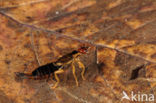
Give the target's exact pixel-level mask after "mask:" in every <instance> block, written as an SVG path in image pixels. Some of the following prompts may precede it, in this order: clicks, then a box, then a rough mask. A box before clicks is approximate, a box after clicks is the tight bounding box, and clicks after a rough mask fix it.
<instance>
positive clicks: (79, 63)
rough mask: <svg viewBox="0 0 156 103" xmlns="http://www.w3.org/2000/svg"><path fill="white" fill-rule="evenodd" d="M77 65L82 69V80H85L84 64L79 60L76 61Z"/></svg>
mask: <svg viewBox="0 0 156 103" xmlns="http://www.w3.org/2000/svg"><path fill="white" fill-rule="evenodd" d="M76 61H77V63H78V65H79V68H81V69H82V72H81V77H82V79H83V80H86V79H85V77H84V73H85V66H84V64H83V63H82V62H81V61H80V59H76Z"/></svg>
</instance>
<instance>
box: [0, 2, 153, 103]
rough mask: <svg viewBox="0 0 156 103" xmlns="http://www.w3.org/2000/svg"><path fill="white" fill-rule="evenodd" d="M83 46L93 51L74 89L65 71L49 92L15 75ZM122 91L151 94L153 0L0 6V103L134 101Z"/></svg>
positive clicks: (40, 84) (46, 86)
mask: <svg viewBox="0 0 156 103" xmlns="http://www.w3.org/2000/svg"><path fill="white" fill-rule="evenodd" d="M81 44H87V45H89V46H90V47H91V49H90V51H89V54H87V55H84V56H82V57H81V60H82V61H83V63H84V65H85V66H86V68H87V69H86V73H85V77H86V79H87V80H86V81H83V80H82V79H81V77H80V69H79V68H77V76H78V80H79V82H80V86H79V87H76V85H75V81H74V79H73V76H72V73H71V68H70V66H69V70H68V71H67V72H66V73H65V74H62V75H60V78H61V83H60V84H59V87H58V88H56V89H54V90H53V89H51V88H50V86H51V85H52V84H54V83H55V81H53V80H51V81H50V82H46V81H45V80H18V79H16V78H15V74H14V72H31V71H33V70H34V69H35V68H37V67H38V66H40V65H44V64H46V63H49V62H52V61H55V60H57V58H59V57H60V56H62V55H64V54H66V53H69V52H71V51H72V50H74V49H77V48H78V47H79V46H80V45H81ZM123 90H124V91H126V92H127V93H128V94H130V93H131V91H134V92H135V93H137V92H138V91H140V92H141V93H147V94H150V93H152V94H155V95H156V1H155V0H1V1H0V103H131V101H128V100H124V101H121V97H122V91H123ZM133 103H134V102H133ZM137 103H138V102H137Z"/></svg>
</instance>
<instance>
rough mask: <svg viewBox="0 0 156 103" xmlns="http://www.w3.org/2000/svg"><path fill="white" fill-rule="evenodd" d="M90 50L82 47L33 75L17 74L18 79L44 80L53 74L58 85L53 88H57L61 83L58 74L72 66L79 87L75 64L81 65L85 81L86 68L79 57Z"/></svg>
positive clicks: (40, 68) (41, 68)
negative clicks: (66, 67)
mask: <svg viewBox="0 0 156 103" xmlns="http://www.w3.org/2000/svg"><path fill="white" fill-rule="evenodd" d="M87 50H88V47H81V48H79V49H78V50H74V51H72V52H71V53H68V54H66V55H64V56H62V57H60V58H59V59H58V60H57V61H56V62H52V63H48V64H46V65H43V66H40V67H38V68H37V69H35V70H34V71H32V72H31V73H19V72H17V73H16V76H18V77H24V78H32V79H33V78H35V79H37V78H43V77H45V76H46V75H48V79H49V77H50V76H51V74H53V75H54V77H55V79H56V81H57V82H56V83H55V85H54V86H53V87H52V88H56V87H57V85H58V83H59V82H60V79H59V77H58V74H61V73H63V72H64V66H65V65H68V64H71V66H72V71H73V76H74V79H75V81H76V85H77V86H78V80H77V77H76V74H75V66H74V63H75V62H77V63H78V65H79V68H81V69H82V72H81V76H82V79H83V80H85V77H84V72H85V66H84V65H83V63H82V62H81V61H80V59H79V56H80V55H82V54H86V53H87Z"/></svg>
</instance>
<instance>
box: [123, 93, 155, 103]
mask: <svg viewBox="0 0 156 103" xmlns="http://www.w3.org/2000/svg"><path fill="white" fill-rule="evenodd" d="M122 94H123V97H122V98H121V101H122V100H124V99H127V100H129V101H139V102H144V101H146V102H153V101H154V94H145V93H140V92H138V93H134V92H133V91H131V95H130V96H128V94H127V93H126V92H125V91H123V92H122Z"/></svg>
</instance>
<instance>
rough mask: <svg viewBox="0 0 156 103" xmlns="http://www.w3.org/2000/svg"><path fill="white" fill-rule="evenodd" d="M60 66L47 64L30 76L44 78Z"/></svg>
mask: <svg viewBox="0 0 156 103" xmlns="http://www.w3.org/2000/svg"><path fill="white" fill-rule="evenodd" d="M60 67H61V66H55V65H54V64H53V63H49V64H46V65H43V66H40V67H38V68H37V69H35V70H34V71H33V72H32V76H40V77H42V76H45V75H50V74H51V73H54V72H55V71H57V70H58V69H59V68H60Z"/></svg>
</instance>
